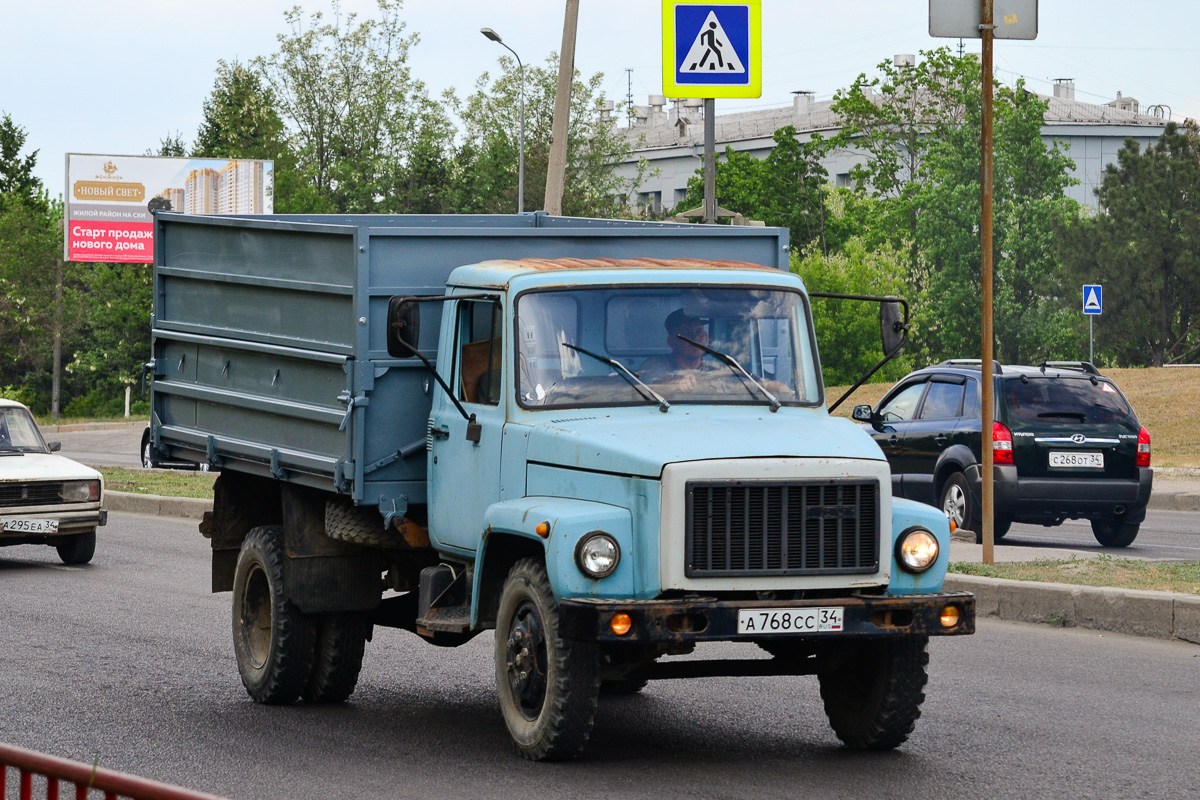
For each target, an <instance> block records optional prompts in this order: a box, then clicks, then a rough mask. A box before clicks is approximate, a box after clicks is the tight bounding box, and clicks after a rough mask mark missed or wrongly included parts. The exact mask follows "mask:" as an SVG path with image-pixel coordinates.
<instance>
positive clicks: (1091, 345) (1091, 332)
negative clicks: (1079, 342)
mask: <svg viewBox="0 0 1200 800" xmlns="http://www.w3.org/2000/svg"><path fill="white" fill-rule="evenodd" d="M1095 320H1096V318H1095V317H1094V316H1092V315H1091V314H1088V362H1089V363H1091V364H1095V363H1096V333H1095V328H1093V327H1092V323H1093V322H1094V321H1095Z"/></svg>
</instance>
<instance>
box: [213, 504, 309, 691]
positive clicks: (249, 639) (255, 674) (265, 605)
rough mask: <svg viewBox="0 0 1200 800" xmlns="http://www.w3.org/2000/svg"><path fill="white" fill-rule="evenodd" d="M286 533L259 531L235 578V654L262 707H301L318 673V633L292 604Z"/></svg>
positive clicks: (270, 528) (271, 528)
mask: <svg viewBox="0 0 1200 800" xmlns="http://www.w3.org/2000/svg"><path fill="white" fill-rule="evenodd" d="M285 557H286V556H285V553H284V544H283V528H281V527H279V526H278V525H264V526H262V527H258V528H253V529H252V530H251V531H250V532H249V533H248V534H246V539H245V541H243V542H242V550H241V552H240V553H239V554H238V560H237V569H236V570H235V571H234V574H233V651H234V655H235V656H236V658H237V665H238V672H240V673H241V676H242V684H243V685H244V686H245V687H246V692H247V693H248V694H249V695H250V697H252V698H253V699H254V702H256V703H266V704H270V705H286V704H288V703H292V702H295V700H296V698H298V697H299V696H300V693H301V691H303V690H304V688H305V686H306V685H307V684H308V680H309V675H310V673H311V672H312V665H313V649H314V642H315V640H316V631H315V630H314V627H313V624H312V621H311V620H309V619H308V618H306V617H305V616H304V614H302V613H300V610H299V609H298V608H296V607H295V606H294V605H292V603H291V601H289V600H288V599H287V595H286V592H285V591H284V585H283V563H284V562H283V560H284V558H285Z"/></svg>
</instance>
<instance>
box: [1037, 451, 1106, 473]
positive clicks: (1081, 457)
mask: <svg viewBox="0 0 1200 800" xmlns="http://www.w3.org/2000/svg"><path fill="white" fill-rule="evenodd" d="M1050 466H1052V467H1088V468H1093V469H1104V454H1103V453H1051V454H1050Z"/></svg>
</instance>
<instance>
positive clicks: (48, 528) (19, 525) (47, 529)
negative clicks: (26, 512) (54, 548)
mask: <svg viewBox="0 0 1200 800" xmlns="http://www.w3.org/2000/svg"><path fill="white" fill-rule="evenodd" d="M0 525H2V526H3V527H4V530H6V531H14V532H16V533H58V520H56V519H18V518H17V517H4V518H0Z"/></svg>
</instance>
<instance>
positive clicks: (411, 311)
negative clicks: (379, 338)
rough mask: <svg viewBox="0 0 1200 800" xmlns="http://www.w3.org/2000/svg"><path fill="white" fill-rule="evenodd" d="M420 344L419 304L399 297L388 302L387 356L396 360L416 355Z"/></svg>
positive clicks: (411, 299)
mask: <svg viewBox="0 0 1200 800" xmlns="http://www.w3.org/2000/svg"><path fill="white" fill-rule="evenodd" d="M420 342H421V304H420V303H418V302H415V301H414V299H413V298H411V297H405V296H401V295H396V296H395V297H393V298H391V299H390V300H388V315H387V351H388V355H390V356H396V357H398V358H405V357H408V356H413V355H416V353H417V346H418V345H419V344H420Z"/></svg>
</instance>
